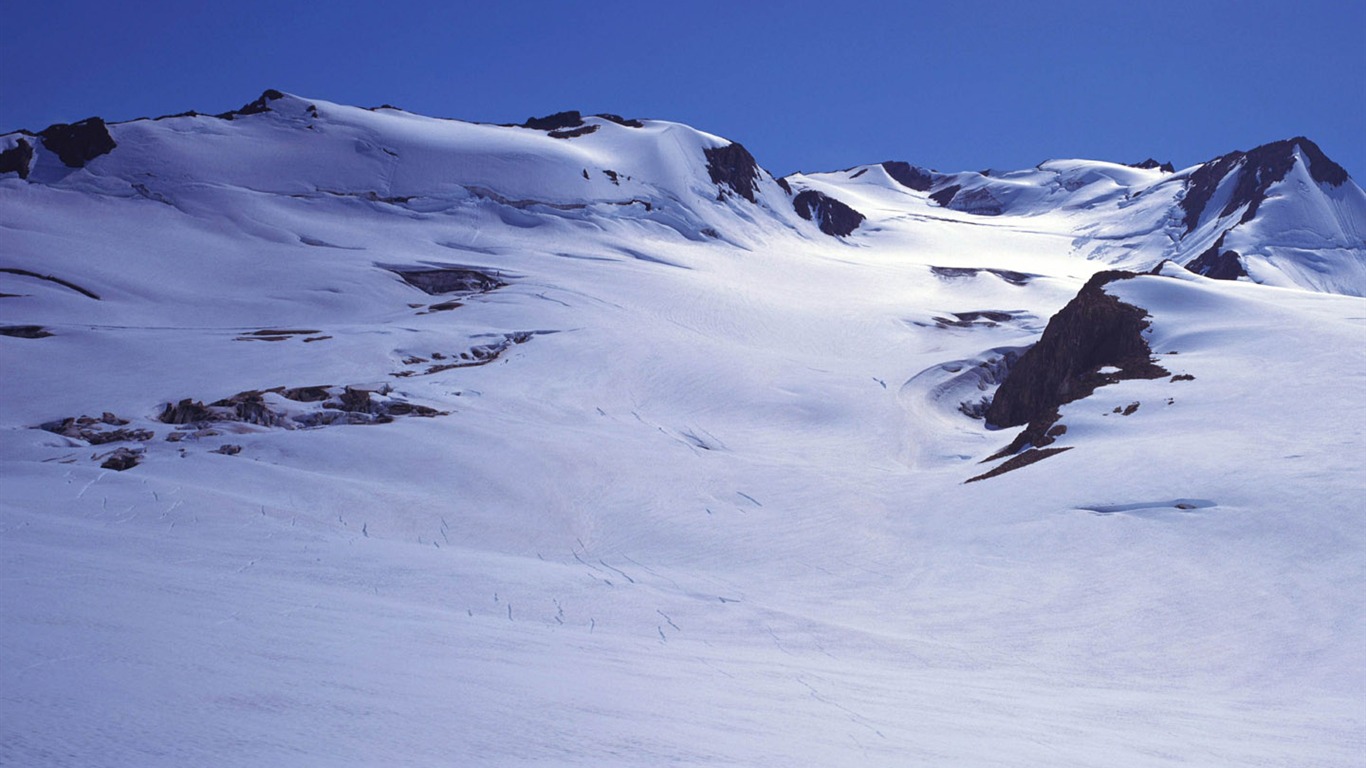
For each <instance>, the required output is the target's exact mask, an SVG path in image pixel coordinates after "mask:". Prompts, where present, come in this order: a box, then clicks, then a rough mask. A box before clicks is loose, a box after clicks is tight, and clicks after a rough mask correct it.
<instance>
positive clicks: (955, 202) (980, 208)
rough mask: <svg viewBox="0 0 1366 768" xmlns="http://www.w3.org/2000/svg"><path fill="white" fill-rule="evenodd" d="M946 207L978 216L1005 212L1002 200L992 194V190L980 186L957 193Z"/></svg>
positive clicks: (998, 214) (945, 204)
mask: <svg viewBox="0 0 1366 768" xmlns="http://www.w3.org/2000/svg"><path fill="white" fill-rule="evenodd" d="M943 205H944V207H945V208H952V209H953V210H955V211H962V212H963V213H973V214H977V215H978V216H1000V215H1001V214H1002V213H1004V212H1005V208H1004V207H1003V206H1002V205H1001V201H1000V200H997V199H996V196H995V195H993V194H991V190H989V189H987V188H986V187H978V188H977V189H971V190H968V191H967V192H959V193H958V194H955V195H954V196H953V197H952V198H951V199H950V200H949V202H947V203H944V204H943Z"/></svg>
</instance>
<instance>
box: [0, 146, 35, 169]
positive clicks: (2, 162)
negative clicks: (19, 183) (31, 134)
mask: <svg viewBox="0 0 1366 768" xmlns="http://www.w3.org/2000/svg"><path fill="white" fill-rule="evenodd" d="M32 164H33V145H32V144H30V143H28V140H27V139H19V141H18V142H17V143H15V145H14V146H12V147H10V148H9V149H7V150H5V151H4V152H0V173H17V174H19V178H21V179H27V178H28V171H29V167H30V166H31V165H32Z"/></svg>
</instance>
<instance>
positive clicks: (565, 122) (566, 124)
mask: <svg viewBox="0 0 1366 768" xmlns="http://www.w3.org/2000/svg"><path fill="white" fill-rule="evenodd" d="M581 125H583V115H581V114H579V111H578V110H577V109H571V110H568V111H565V112H556V113H555V114H553V115H546V116H545V117H528V118H527V119H526V122H525V123H522V127H523V128H532V129H534V130H537V131H563V130H565V129H567V128H578V127H579V126H581Z"/></svg>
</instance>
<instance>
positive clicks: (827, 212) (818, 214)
mask: <svg viewBox="0 0 1366 768" xmlns="http://www.w3.org/2000/svg"><path fill="white" fill-rule="evenodd" d="M792 207H793V208H796V209H797V215H798V216H801V217H802V218H803V219H806V220H807V221H815V222H816V225H817V226H819V227H820V229H821V231H822V232H824V233H825V234H827V235H833V236H835V237H844V236H846V235H848V234H850V233H852V232H853V231H854V230H856V229H858V227H859V225H860V224H862V223H863V219H864V216H863V214H861V213H859V212H858V211H856V210H854V209H853V208H850V207H849V206H848V205H845V204H844V203H842V202H840V201H839V200H836V199H835V198H833V197H830V196H829V195H826V194H823V193H821V192H817V191H816V190H814V189H808V190H804V191H802V192H800V193H798V195H797V196H796V197H795V198H793V199H792Z"/></svg>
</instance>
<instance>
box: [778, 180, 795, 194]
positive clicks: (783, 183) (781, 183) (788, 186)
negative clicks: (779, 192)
mask: <svg viewBox="0 0 1366 768" xmlns="http://www.w3.org/2000/svg"><path fill="white" fill-rule="evenodd" d="M774 181H776V182H778V186H780V187H782V189H783V191H784V192H786V193H787V194H788V196H789V197H790V196H791V195H792V185H791V184H789V183H787V179H774Z"/></svg>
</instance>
